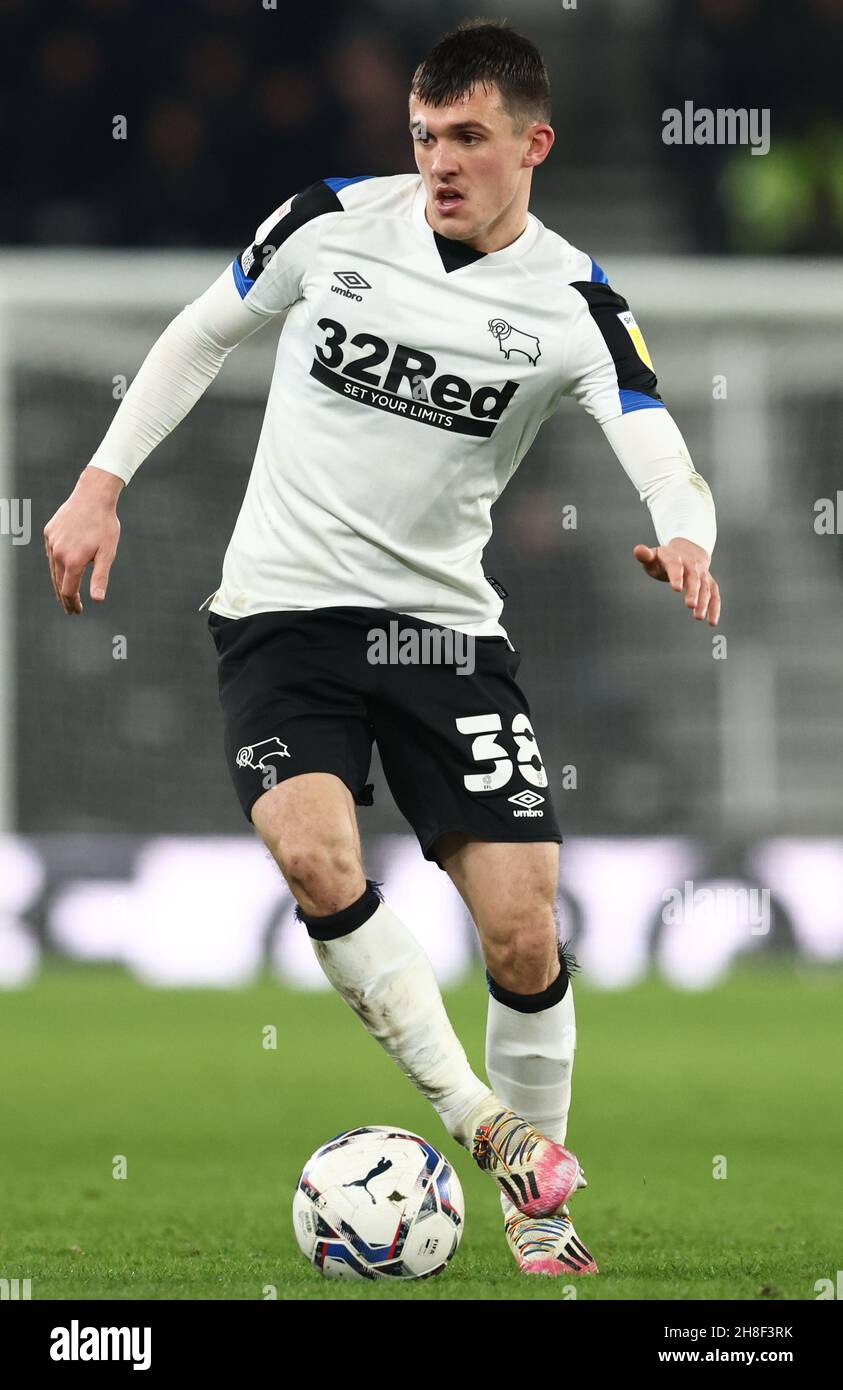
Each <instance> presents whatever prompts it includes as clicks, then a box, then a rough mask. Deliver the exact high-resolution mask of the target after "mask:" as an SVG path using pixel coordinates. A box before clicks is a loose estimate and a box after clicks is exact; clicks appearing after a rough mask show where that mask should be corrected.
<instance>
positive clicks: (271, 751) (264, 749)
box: [236, 737, 290, 772]
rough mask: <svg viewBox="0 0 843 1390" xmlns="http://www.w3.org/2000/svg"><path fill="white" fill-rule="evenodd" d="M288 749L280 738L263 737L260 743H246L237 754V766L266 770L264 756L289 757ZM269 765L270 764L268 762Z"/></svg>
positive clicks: (258, 770)
mask: <svg viewBox="0 0 843 1390" xmlns="http://www.w3.org/2000/svg"><path fill="white" fill-rule="evenodd" d="M289 756H290V750H289V749H288V747H287V745H286V743H282V742H281V740H280V738H277V737H276V738H265V739H262V740H261V742H260V743H252V744H247V745H246V747H245V748H241V749H240V751H239V753H238V754H237V758H236V762H237V766H238V767H251V768H252V769H253V770H254V771H255V772H267V771H268V770H269V769H268V767H267V765H266V762H265V761H264V760H265V759H266V758H289ZM269 766H270V767H271V766H272V764H271V763H270V765H269Z"/></svg>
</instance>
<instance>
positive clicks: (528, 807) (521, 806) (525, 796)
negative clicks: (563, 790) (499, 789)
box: [506, 792, 544, 817]
mask: <svg viewBox="0 0 843 1390" xmlns="http://www.w3.org/2000/svg"><path fill="white" fill-rule="evenodd" d="M506 799H507V801H512V802H514V803H515V805H516V806H517V807H518V810H517V811H513V813H512V814H513V815H514V816H531V817H532V816H543V815H544V811H537V810H536V807H537V806H540V805H541V804H542V802H543V801H544V797H543V796H539V794H538V792H516V794H515V796H508V797H507V798H506Z"/></svg>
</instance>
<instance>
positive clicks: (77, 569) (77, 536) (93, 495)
mask: <svg viewBox="0 0 843 1390" xmlns="http://www.w3.org/2000/svg"><path fill="white" fill-rule="evenodd" d="M122 489H123V481H122V479H121V478H118V477H115V475H114V474H113V473H106V472H105V470H104V469H102V468H95V467H88V468H84V469H83V470H82V473H81V474H80V476H79V481H78V483H77V484H76V487H75V488H74V489H73V491H72V493H71V494H70V496H69V497H68V499H67V501H66V502H64V503H63V504H62V505H61V506H60V507H59V509H58V511H57V512H56V514H55V516H53V517H51V518H50V520H49V521H48V522H47V525H46V526H45V527H44V546H45V549H46V551H47V559H48V561H49V565H50V576H51V578H52V581H53V589H54V590H55V594H56V598H57V599H58V601H59V603H60V604H61V606H62V608H63V609H64V611H65V613H81V612H82V599H81V596H80V593H79V588H80V585H81V583H82V576H83V574H84V573H85V570H86V568H87V566H88V565H90V564H93V567H94V568H93V572H92V574H91V598H92V599H93V600H94V601H95V602H96V603H102V601H103V599H104V598H105V594H106V590H107V588H108V575H109V571H110V570H111V566H112V564H113V562H114V557H115V555H116V554H117V543H118V541H119V540H120V522H119V521H118V519H117V498H118V497H119V495H120V492H121V491H122Z"/></svg>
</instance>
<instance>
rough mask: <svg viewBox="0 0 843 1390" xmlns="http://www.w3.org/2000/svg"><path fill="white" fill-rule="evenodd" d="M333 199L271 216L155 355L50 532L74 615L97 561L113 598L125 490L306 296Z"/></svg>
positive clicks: (306, 200) (56, 579)
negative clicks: (258, 339) (236, 358)
mask: <svg viewBox="0 0 843 1390" xmlns="http://www.w3.org/2000/svg"><path fill="white" fill-rule="evenodd" d="M314 190H315V192H314ZM329 194H330V190H328V189H327V188H326V186H325V185H324V184H320V185H314V187H313V189H307V190H305V192H304V193H302V194H298V195H296V197H295V198H291V199H289V200H288V202H287V203H285V204H284V205H283V206H282V207H281V208H279V209H277V210H276V211H275V212H274V213H272V215H271V216H270V217H268V218H267V219H266V221H265V222H263V223H262V224H261V226H260V227H259V228H258V229H257V232H256V233H255V239H254V241H253V242H252V243H251V245H250V246H249V247H247V249H246V250H245V251H244V252H243V253H242V255H240V256H238V257H237V258H236V259H235V260H234V262H233V263H232V264H231V265H230V266H228V267H227V268H226V270H225V271H224V272H223V273H222V275H220V276H219V278H218V279H217V280H216V281H215V282H214V283H213V284H212V285H211V286H210V288H209V289H207V290H206V291H205V293H204V294H202V295H200V296H199V298H198V299H195V300H194V301H193V302H192V303H191V304H188V305H187V306H186V308H184V309H182V311H181V313H180V314H178V315H177V316H176V318H174V319H173V321H172V322H171V323H170V324H169V325H168V326H167V328H166V329H165V330H164V332H163V333H162V334H161V336H160V338H158V340H157V342H155V344H154V345H153V347H152V348H151V350H150V352H149V353H148V355H147V357H146V359H145V360H144V362H143V364H142V366H141V367H140V369H139V371H138V373H137V375H136V376H135V378H134V380H133V382H132V384H131V386H130V387H129V390H128V391H127V392H126V395H125V397H124V398H123V400H122V401H121V403H120V406H119V408H118V410H117V412H116V414H115V416H114V419H113V420H112V422H111V425H110V426H109V429H108V431H107V433H106V435H105V437H104V439H103V441H102V443H101V444H100V446H99V448H98V449H97V451H96V453H95V454H94V456H93V458H92V459H91V461H90V463H89V464H88V465H87V467H85V468H84V469H83V470H82V473H81V474H80V476H79V480H78V482H77V484H76V486H75V488H74V490H73V492H72V493H71V495H70V496H69V497H68V499H67V501H66V502H64V503H63V505H62V506H61V507H59V509H58V511H57V512H56V513H55V515H54V516H53V517H52V518H51V519H50V521H49V522H48V523H47V525H46V526H45V528H44V543H45V548H46V551H47V558H48V561H49V565H50V574H51V577H52V582H53V588H54V590H55V593H56V597H57V599H58V601H59V602H60V603H61V605H62V607H63V608H64V610H65V612H66V613H81V612H82V600H81V597H80V592H79V590H80V585H81V581H82V576H83V574H84V572H85V569H86V568H87V566H88V565H89V564H93V572H92V575H91V585H90V592H91V598H92V599H94V600H96V601H98V602H101V601H102V600H103V599H104V598H105V595H106V590H107V588H108V576H109V571H110V569H111V566H112V563H113V561H114V557H115V554H116V552H117V544H118V540H119V537H120V522H119V520H118V518H117V499H118V497H119V495H120V493H121V491H122V490H123V487H124V486H125V485H126V484H127V483H129V482H130V481H131V479H132V477H133V476H134V474H135V472H136V471H137V469H138V468H139V467H140V465H141V463H142V462H143V461H144V459H146V458H147V457H148V455H149V454H150V453H151V452H152V450H153V449H154V448H155V447H156V445H157V444H160V443H161V441H162V439H165V438H166V436H167V435H168V434H170V433H171V431H172V430H174V429H175V427H176V425H178V424H179V422H180V421H181V420H183V419H184V417H185V416H186V415H187V413H188V411H189V410H191V408H192V407H193V406H194V405H195V404H196V402H197V401H198V400H199V398H200V396H201V395H202V394H203V392H204V391H205V390H206V389H207V388H208V386H209V385H210V384H211V382H212V381H213V380H214V378H215V377H216V375H217V373H218V372H219V370H220V368H221V367H222V364H223V362H224V361H225V359H226V357H227V356H228V354H229V353H230V352H231V350H232V349H233V348H234V347H236V346H237V344H238V343H241V342H242V341H243V339H244V338H247V337H249V335H250V334H251V333H254V332H255V331H256V329H258V328H260V327H261V326H262V325H263V324H265V323H268V322H269V320H270V319H271V318H273V317H274V316H275V315H276V314H279V313H282V312H283V311H284V310H286V309H287V308H289V307H290V305H291V304H293V303H294V302H295V301H296V300H297V299H298V298H299V297H300V294H301V282H302V277H303V274H304V270H305V268H306V266H307V263H308V261H309V259H310V257H311V255H312V250H313V240H314V231H315V229H314V226H313V219H314V217H315V216H316V215H317V214H316V211H315V209H316V208H319V209H320V210H322V211H331V210H332V204H331V202H330V198H329V196H328V195H329ZM302 200H303V201H302Z"/></svg>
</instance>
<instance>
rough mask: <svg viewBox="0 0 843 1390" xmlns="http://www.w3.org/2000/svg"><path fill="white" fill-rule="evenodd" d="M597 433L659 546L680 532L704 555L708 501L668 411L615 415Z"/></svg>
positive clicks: (710, 527) (713, 525) (710, 511)
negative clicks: (628, 483) (622, 472)
mask: <svg viewBox="0 0 843 1390" xmlns="http://www.w3.org/2000/svg"><path fill="white" fill-rule="evenodd" d="M603 433H604V434H605V436H606V438H607V439H608V441H609V443H610V444H611V446H612V448H613V449H614V451H615V454H616V455H617V457H618V459H619V461H620V463H621V464H622V465H623V468H624V470H625V472H626V474H627V476H628V477H629V479H630V481H631V482H632V483H633V484H634V486H635V487H636V488H637V489H638V495H639V497H640V498H641V501H642V502H646V504H647V506H648V508H649V510H650V515H651V517H652V518H653V525H654V527H655V530H656V535H657V536H658V539H659V544H660V545H665V544H666V543H667V542H668V541H669V540H673V538H674V537H676V536H684V537H685V539H686V540H689V541H693V542H694V544H695V545H700V546H702V548H703V550H705V551H707V552H708V554H709V556H710V555H711V553H712V551H713V550H714V543H715V541H716V539H717V521H716V517H715V512H714V499H713V498H712V496H711V490H710V488H709V486H708V483H707V482H706V480H705V478H703V477H702V475H701V474H700V473H698V472H697V471H696V469H695V468H694V465H693V463H692V462H691V457H690V455H689V453H688V450H687V448H686V445H685V441H684V439H683V438H682V435H681V433H680V431H679V428H678V426H677V425H676V422H675V420H674V419H673V418H672V416H671V415H670V413H669V412H668V411H667V410H639V411H635V412H634V413H633V414H630V415H620V416H618V418H617V419H615V420H609V421H607V422H606V423H605V424H604V425H603Z"/></svg>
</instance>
